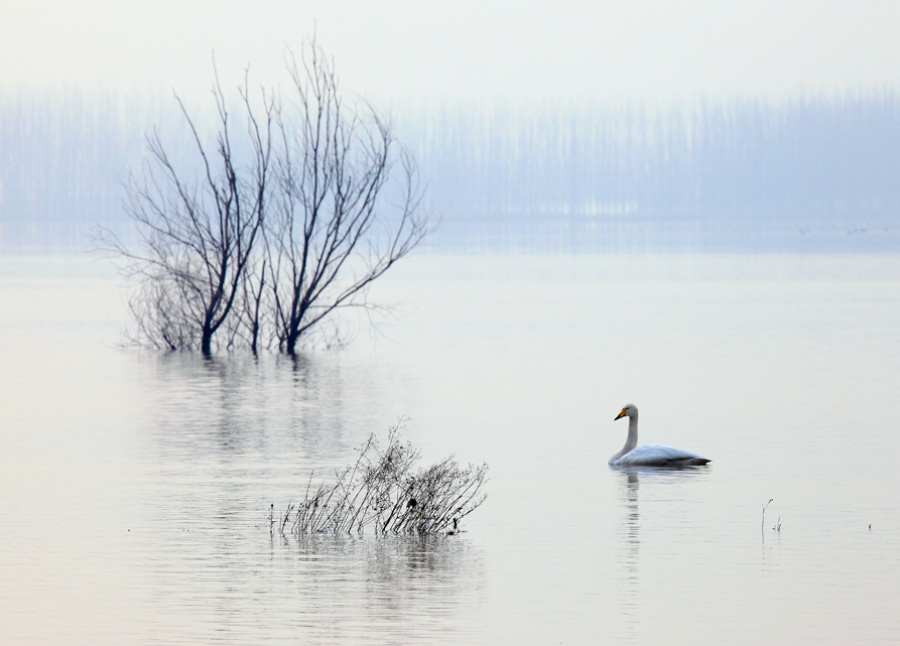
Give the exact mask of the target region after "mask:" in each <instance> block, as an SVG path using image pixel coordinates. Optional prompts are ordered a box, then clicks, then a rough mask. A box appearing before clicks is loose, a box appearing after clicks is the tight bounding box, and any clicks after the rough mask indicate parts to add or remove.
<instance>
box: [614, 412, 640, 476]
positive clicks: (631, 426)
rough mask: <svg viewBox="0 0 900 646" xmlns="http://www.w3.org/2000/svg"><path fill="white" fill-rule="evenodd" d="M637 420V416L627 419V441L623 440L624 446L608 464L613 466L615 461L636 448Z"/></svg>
mask: <svg viewBox="0 0 900 646" xmlns="http://www.w3.org/2000/svg"><path fill="white" fill-rule="evenodd" d="M637 424H638V418H637V415H635V416H634V417H629V418H628V439H627V440H625V446H623V447H622V450H621V451H619V452H618V453H616V454H615V455H614V456H612V457H611V458H610V459H609V463H610V464H614V463H615V461H616V460H618V459H619V458H621V457H622V456H623V455H625V454H626V453H628V452H629V451H630V450H631V449H633V448H634V447H636V446H637V443H638V431H637Z"/></svg>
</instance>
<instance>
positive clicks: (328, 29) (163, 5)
mask: <svg viewBox="0 0 900 646" xmlns="http://www.w3.org/2000/svg"><path fill="white" fill-rule="evenodd" d="M314 30H315V32H316V33H317V37H318V41H319V43H320V44H321V45H322V46H323V47H324V48H325V50H326V52H327V53H328V54H329V55H330V56H332V57H333V58H334V61H335V64H336V68H337V71H338V74H339V76H340V78H341V81H342V84H343V86H344V87H345V88H346V89H349V90H352V91H354V92H358V93H360V94H362V95H364V96H366V97H368V98H370V99H372V100H374V101H376V102H381V103H390V104H392V105H394V106H402V105H404V104H409V103H411V102H412V103H426V104H429V103H433V102H438V101H440V102H444V103H447V102H451V103H462V104H466V103H472V102H475V103H485V102H492V101H497V100H504V101H514V102H520V103H523V104H527V103H530V102H534V101H543V102H547V101H558V100H561V101H565V102H574V103H578V102H593V101H606V100H609V99H621V98H628V99H638V100H656V99H665V100H672V99H675V100H684V99H687V100H690V99H696V98H717V97H722V96H726V97H728V96H733V95H751V96H765V97H776V98H777V97H785V96H791V95H796V94H797V93H799V92H801V91H806V92H817V93H818V92H825V93H832V92H833V93H843V92H846V91H857V90H862V91H868V90H877V89H883V88H893V89H897V88H900V2H894V1H893V0H884V1H874V0H872V1H867V0H861V1H859V0H857V1H847V2H835V1H829V0H816V1H794V0H779V1H768V0H760V1H753V2H731V1H727V0H715V1H685V2H675V1H671V0H670V1H649V2H648V1H640V2H638V1H623V2H602V1H598V2H589V1H587V0H585V1H582V2H575V1H566V0H553V1H552V2H534V1H530V0H506V1H496V2H490V1H487V0H481V1H475V2H468V1H464V2H443V3H439V2H429V1H422V0H396V1H388V2H362V1H360V2H350V1H347V0H327V1H321V2H319V1H314V0H260V1H256V2H251V1H237V0H216V1H208V0H153V1H150V0H147V1H143V2H140V3H138V2H128V1H125V0H114V1H83V2H63V1H61V0H29V1H27V2H26V1H23V0H0V91H8V90H15V89H20V88H39V89H44V88H50V89H55V88H86V89H89V90H94V89H98V88H99V89H102V90H107V91H114V92H118V91H141V92H156V91H164V92H166V93H168V92H169V91H170V90H171V89H175V90H177V91H178V92H179V93H181V94H183V95H190V94H191V93H192V92H194V91H195V90H198V91H203V92H205V91H206V90H207V89H208V87H209V84H210V80H211V60H212V55H213V52H215V57H216V61H217V63H218V66H219V70H220V75H221V76H222V77H223V80H225V81H234V82H235V83H236V82H237V80H239V79H240V77H241V70H242V69H243V67H244V66H245V65H246V64H247V63H250V64H251V69H252V70H253V71H254V73H255V75H256V76H255V78H256V79H257V80H258V81H262V82H266V83H268V82H271V81H272V80H273V79H275V78H277V76H276V74H277V75H280V74H281V72H282V71H283V66H282V60H283V53H284V47H285V45H290V46H293V47H295V48H299V46H300V43H301V42H302V38H303V37H304V36H308V35H310V34H312V33H313V31H314Z"/></svg>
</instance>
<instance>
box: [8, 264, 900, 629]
mask: <svg viewBox="0 0 900 646" xmlns="http://www.w3.org/2000/svg"><path fill="white" fill-rule="evenodd" d="M372 298H373V300H375V301H378V302H382V303H391V304H393V305H394V311H393V315H392V316H389V317H385V318H384V319H383V320H381V322H380V324H379V325H378V327H377V328H376V329H375V330H374V331H373V330H372V329H370V328H369V327H368V326H367V325H366V324H363V323H360V325H359V327H358V329H357V334H356V340H355V342H354V343H353V344H352V345H351V346H350V347H349V348H347V349H345V350H343V351H323V350H319V351H311V352H308V353H306V354H304V355H303V356H302V357H300V359H299V360H298V361H296V362H292V361H289V360H285V359H282V358H276V357H271V356H267V357H263V358H261V359H260V360H259V361H254V360H252V359H250V358H248V357H246V356H243V355H234V356H229V355H222V356H219V357H217V358H216V359H215V360H214V361H212V362H205V361H202V360H200V359H199V358H197V357H194V356H189V355H179V354H175V355H157V354H145V353H141V352H138V351H135V350H133V349H123V348H121V347H119V345H118V344H119V342H120V341H121V335H120V331H121V326H122V325H123V324H124V311H125V307H124V299H125V293H124V292H123V290H122V289H121V286H120V284H119V282H118V280H117V278H116V277H115V275H114V273H113V272H112V271H111V270H110V268H109V267H108V266H107V265H106V264H104V263H103V262H98V261H96V260H91V259H87V258H85V257H83V256H80V255H64V254H63V255H52V256H35V255H30V256H16V255H6V256H5V257H3V258H0V352H2V361H0V497H2V500H0V607H2V609H3V611H2V620H0V642H3V643H59V644H122V643H158V644H170V643H184V644H195V643H222V644H246V643H265V642H276V643H282V642H287V643H321V644H331V643H341V642H344V643H361V642H368V643H404V644H406V643H423V644H424V643H460V644H463V643H465V644H470V643H484V644H521V643H541V644H549V643H563V644H577V643H604V642H625V643H660V642H675V643H723V642H731V643H765V642H774V643H801V642H811V641H825V642H832V643H835V642H840V643H849V642H856V643H858V642H862V641H867V640H877V641H887V642H894V641H898V640H900V619H898V617H900V600H898V596H897V594H896V585H897V581H898V580H900V561H898V559H897V558H896V554H897V552H898V549H900V499H898V497H897V495H896V491H897V490H898V488H900V472H898V470H897V468H896V459H895V458H896V455H897V454H898V452H900V432H898V431H900V405H898V404H900V399H898V394H897V393H898V392H900V258H898V257H897V256H896V255H892V254H875V253H868V254H863V253H852V254H848V253H828V254H823V253H782V254H762V253H741V254H730V253H697V254H693V253H692V254H685V253H631V254H627V253H623V254H615V253H602V254H601V253H586V252H581V253H541V254H522V253H508V254H500V255H497V254H493V255H488V254H477V253H464V254H441V253H438V252H437V251H436V250H432V251H431V252H429V253H421V254H418V255H415V256H413V257H411V258H409V259H408V260H407V261H405V262H404V263H401V264H399V265H398V266H397V267H396V270H395V271H393V273H390V274H388V275H386V276H385V277H384V279H383V280H382V281H381V283H380V284H378V285H377V286H376V287H375V289H374V290H373V293H372ZM628 402H633V403H635V404H637V405H638V406H639V407H640V410H641V439H642V441H644V442H652V443H664V444H672V445H675V446H679V447H682V448H685V449H689V450H693V451H696V452H699V453H702V454H703V455H706V456H707V457H710V458H712V459H713V462H712V464H711V465H710V466H709V468H705V469H699V470H693V471H668V472H661V473H657V472H652V471H641V472H621V471H615V470H611V469H609V468H608V467H607V465H606V461H607V459H608V457H609V456H610V455H612V454H613V453H614V452H615V451H617V450H618V449H619V448H621V446H622V444H623V443H624V439H625V431H626V429H625V427H624V422H623V421H619V422H613V417H615V415H616V414H617V412H618V411H619V409H620V408H621V407H622V406H623V405H624V404H625V403H628ZM401 416H406V417H408V418H409V421H408V422H407V425H406V431H405V436H406V437H407V438H408V439H409V440H410V441H411V442H412V443H413V444H415V445H416V446H417V447H419V448H420V449H421V450H422V453H423V457H424V458H425V459H426V460H436V459H439V458H442V457H444V456H446V455H448V454H455V455H456V456H457V458H458V459H459V460H460V461H462V462H464V463H465V462H467V461H473V462H480V461H482V460H485V461H487V462H488V463H489V464H490V468H491V471H490V476H491V480H490V482H489V483H488V486H487V489H488V493H489V498H488V500H487V502H486V503H485V504H484V506H483V507H481V508H480V509H478V510H477V511H476V512H475V513H473V514H472V515H471V516H469V517H468V518H467V519H466V520H465V522H464V524H463V529H464V530H465V531H464V532H463V533H462V534H459V535H457V536H436V537H428V538H419V537H396V538H393V537H391V538H386V539H374V538H372V537H363V538H359V537H355V536H353V537H351V536H347V537H335V536H317V537H312V538H297V537H295V536H292V535H290V534H287V535H281V534H280V533H278V532H275V533H274V534H273V533H271V532H270V530H269V527H268V525H267V523H266V516H267V512H268V507H269V504H270V503H274V504H275V506H276V508H284V507H285V506H287V505H288V504H289V503H290V502H291V501H292V500H297V499H298V498H299V497H301V496H302V492H303V489H304V487H305V485H306V482H307V481H308V479H309V476H310V474H311V473H315V474H316V477H318V476H319V475H321V476H323V477H325V476H327V474H328V473H329V471H330V470H331V469H333V468H336V467H340V466H342V465H344V464H346V463H348V462H349V461H351V460H352V459H353V457H354V455H355V449H356V447H358V446H359V445H360V444H361V442H362V441H363V440H364V439H365V438H366V437H367V436H368V434H369V433H370V432H372V431H376V432H384V431H386V429H387V428H388V427H389V426H390V425H391V424H393V423H395V422H396V421H397V419H398V418H399V417H401ZM769 499H774V500H773V502H772V503H770V504H769V506H768V508H767V509H766V511H765V518H764V523H763V522H762V521H763V515H762V507H763V505H764V504H765V503H766V502H767V501H768V500H769ZM779 526H780V530H779V529H778V528H779Z"/></svg>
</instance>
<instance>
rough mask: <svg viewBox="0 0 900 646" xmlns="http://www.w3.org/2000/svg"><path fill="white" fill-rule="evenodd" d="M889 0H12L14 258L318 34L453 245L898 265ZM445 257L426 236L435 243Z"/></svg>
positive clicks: (9, 115) (896, 111)
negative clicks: (137, 0) (857, 253)
mask: <svg viewBox="0 0 900 646" xmlns="http://www.w3.org/2000/svg"><path fill="white" fill-rule="evenodd" d="M898 28H900V6H898V5H896V4H895V3H892V2H862V3H849V2H787V3H784V2H754V3H718V2H686V3H668V2H643V3H639V4H635V3H625V2H603V3H583V2H562V3H553V5H552V7H551V6H550V5H549V4H548V3H539V2H491V3H474V2H473V3H468V2H462V3H446V4H443V5H437V4H432V3H424V4H423V3H417V2H380V3H377V4H360V3H351V2H309V1H301V2H262V3H257V4H255V5H253V6H252V7H251V6H250V5H249V3H242V2H216V3H212V2H192V3H176V2H158V3H153V4H149V5H140V6H137V5H131V4H127V5H126V4H122V3H114V2H90V3H65V2H34V3H29V4H27V5H26V4H23V3H11V2H2V3H0V56H2V60H4V61H6V64H4V65H3V66H2V68H0V142H2V146H0V245H2V246H3V247H5V248H7V249H26V248H31V247H34V246H42V245H48V244H49V245H54V246H66V247H76V248H77V247H80V246H84V245H86V244H87V241H88V239H89V235H88V229H89V228H90V227H91V226H92V225H93V224H95V223H98V222H100V223H104V224H108V225H112V226H114V227H115V226H122V223H123V220H122V208H121V202H122V188H121V185H122V182H123V181H124V180H125V179H126V177H127V174H128V171H129V169H133V168H136V167H137V166H138V164H139V163H140V160H141V156H142V154H143V136H144V133H145V132H147V131H149V130H150V129H152V128H154V127H156V128H158V129H159V130H160V131H161V133H162V134H163V138H164V141H166V142H167V143H168V146H169V148H170V150H171V151H172V152H173V153H174V154H175V155H176V156H177V155H185V156H187V155H190V154H191V151H190V149H189V146H188V145H187V142H188V138H187V137H186V136H185V134H186V133H185V132H184V130H183V126H182V124H181V121H180V116H179V115H178V112H177V106H176V104H175V102H174V100H173V98H172V94H173V92H175V93H177V94H178V95H179V96H181V97H183V98H184V100H185V101H186V103H187V104H188V106H189V108H190V110H191V112H192V114H194V115H195V116H197V117H198V118H199V120H200V121H201V122H202V121H203V116H204V114H209V110H210V109H211V107H212V105H211V101H210V97H209V88H210V85H211V82H212V66H213V59H215V62H216V65H217V66H218V70H219V74H220V77H221V79H222V82H223V85H224V87H225V88H226V89H231V88H234V87H235V86H236V85H237V84H238V83H239V82H241V81H242V80H243V70H244V69H245V68H246V67H247V66H248V65H250V70H251V77H250V78H251V85H256V84H260V85H266V86H278V85H279V84H283V83H284V81H285V77H284V73H283V71H284V67H283V59H284V55H285V51H286V48H293V49H295V50H297V51H299V50H301V49H302V42H303V39H304V38H306V37H309V36H311V35H313V34H315V37H316V39H317V41H318V42H319V44H320V45H321V46H322V47H323V48H324V49H325V51H326V52H327V54H328V55H329V56H332V57H333V59H334V63H335V66H336V69H337V73H338V76H339V78H340V80H341V82H342V86H343V88H344V89H345V91H347V92H348V93H350V94H351V95H353V94H358V95H359V96H361V97H364V98H365V99H366V100H368V101H371V102H372V103H373V104H374V106H375V107H376V108H377V109H378V110H379V111H381V112H382V113H384V114H390V115H392V116H393V118H394V122H395V127H396V131H397V135H398V136H399V138H400V140H401V141H402V142H404V143H405V144H406V145H407V146H408V147H409V148H410V149H411V150H412V151H413V153H414V154H415V156H416V158H417V159H418V162H419V165H420V168H421V170H422V175H423V178H424V179H425V180H426V181H427V182H428V188H429V190H428V200H429V206H430V208H431V209H432V210H433V211H434V212H435V213H436V214H437V215H440V216H441V217H443V218H444V226H443V227H442V230H441V233H440V234H439V237H438V238H436V244H439V245H442V246H446V247H459V246H461V245H462V246H478V247H481V246H485V245H486V246H492V247H495V246H497V245H498V244H500V245H507V246H513V247H515V248H521V247H523V246H529V245H533V244H534V241H535V240H538V241H541V242H540V244H544V243H548V244H551V245H553V246H554V247H555V248H572V247H573V246H574V247H578V248H588V249H608V248H616V249H621V248H623V247H624V248H633V247H636V246H637V247H639V248H645V247H648V246H649V247H651V248H660V247H662V248H666V249H672V248H676V249H688V250H693V249H705V248H709V247H710V246H717V247H722V246H724V247H726V248H749V249H753V250H760V249H763V250H782V249H790V250H797V249H804V248H812V249H816V250H832V249H836V248H851V249H858V248H864V249H868V250H872V249H875V250H883V249H896V248H897V246H898V245H897V240H898V238H900V231H898V230H900V227H898V226H897V225H896V224H895V222H896V221H897V212H898V209H900V188H898V186H900V184H898V182H897V181H896V178H898V177H900V127H898V125H897V124H898V123H900V119H898V116H900V67H898V66H897V65H896V61H897V60H900V43H898V40H897V39H896V37H895V36H896V33H897V31H898ZM433 242H434V241H433Z"/></svg>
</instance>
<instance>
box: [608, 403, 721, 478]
mask: <svg viewBox="0 0 900 646" xmlns="http://www.w3.org/2000/svg"><path fill="white" fill-rule="evenodd" d="M623 417H628V439H627V440H626V441H625V446H623V447H622V450H621V451H619V452H618V453H616V454H615V455H614V456H612V457H611V458H610V459H609V464H610V466H614V467H630V466H634V467H688V466H698V465H701V464H706V463H707V462H710V460H708V459H706V458H704V457H701V456H699V455H697V454H696V453H691V452H690V451H683V450H682V449H674V448H672V447H671V446H662V445H661V444H645V445H643V446H638V445H637V441H638V409H637V406H635V405H634V404H628V405H627V406H625V408H623V409H622V410H621V412H620V413H619V414H618V416H617V417H616V419H621V418H623Z"/></svg>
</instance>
